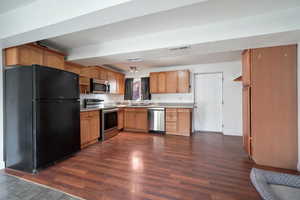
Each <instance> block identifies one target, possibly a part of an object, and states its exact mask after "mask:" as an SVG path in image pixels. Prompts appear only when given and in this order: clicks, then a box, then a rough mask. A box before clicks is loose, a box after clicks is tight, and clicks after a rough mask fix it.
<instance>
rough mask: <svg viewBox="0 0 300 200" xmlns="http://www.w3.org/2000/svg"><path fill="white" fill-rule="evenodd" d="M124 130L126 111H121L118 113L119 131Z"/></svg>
mask: <svg viewBox="0 0 300 200" xmlns="http://www.w3.org/2000/svg"><path fill="white" fill-rule="evenodd" d="M123 128H124V109H119V111H118V130H122V129H123Z"/></svg>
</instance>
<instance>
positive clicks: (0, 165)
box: [0, 161, 5, 169]
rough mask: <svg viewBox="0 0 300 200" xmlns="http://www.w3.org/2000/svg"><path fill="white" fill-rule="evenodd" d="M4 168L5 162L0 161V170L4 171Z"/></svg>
mask: <svg viewBox="0 0 300 200" xmlns="http://www.w3.org/2000/svg"><path fill="white" fill-rule="evenodd" d="M4 168H5V162H4V161H0V169H4Z"/></svg>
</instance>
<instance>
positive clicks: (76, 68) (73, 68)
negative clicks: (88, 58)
mask: <svg viewBox="0 0 300 200" xmlns="http://www.w3.org/2000/svg"><path fill="white" fill-rule="evenodd" d="M83 67H84V66H82V65H79V64H76V63H72V62H68V61H65V70H66V71H69V72H73V73H75V74H78V75H79V74H80V71H81V69H82V68H83Z"/></svg>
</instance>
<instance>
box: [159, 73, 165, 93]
mask: <svg viewBox="0 0 300 200" xmlns="http://www.w3.org/2000/svg"><path fill="white" fill-rule="evenodd" d="M157 83H158V93H166V73H165V72H159V73H158V82H157Z"/></svg>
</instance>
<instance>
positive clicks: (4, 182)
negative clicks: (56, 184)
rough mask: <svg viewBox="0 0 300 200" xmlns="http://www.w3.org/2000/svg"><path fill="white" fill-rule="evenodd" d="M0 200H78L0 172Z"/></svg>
mask: <svg viewBox="0 0 300 200" xmlns="http://www.w3.org/2000/svg"><path fill="white" fill-rule="evenodd" d="M0 200H79V199H78V198H75V197H72V196H70V195H67V194H65V193H62V192H60V191H57V190H52V189H49V188H46V187H42V186H40V185H37V184H34V183H31V182H27V181H24V180H22V179H19V178H16V177H14V176H10V175H7V174H5V173H4V172H0Z"/></svg>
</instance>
